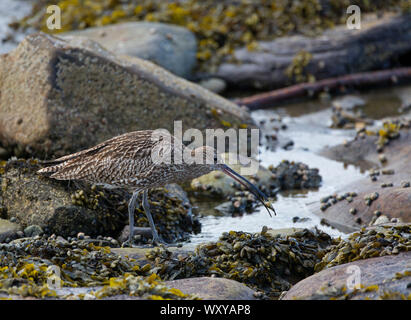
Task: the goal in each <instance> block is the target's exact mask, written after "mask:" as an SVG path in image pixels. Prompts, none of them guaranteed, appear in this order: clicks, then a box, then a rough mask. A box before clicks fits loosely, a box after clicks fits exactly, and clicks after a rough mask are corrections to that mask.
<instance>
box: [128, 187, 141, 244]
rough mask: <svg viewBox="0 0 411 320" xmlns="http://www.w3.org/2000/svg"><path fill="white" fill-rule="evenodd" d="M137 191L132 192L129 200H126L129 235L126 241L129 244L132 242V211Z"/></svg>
mask: <svg viewBox="0 0 411 320" xmlns="http://www.w3.org/2000/svg"><path fill="white" fill-rule="evenodd" d="M138 194H139V192H138V191H135V192H133V195H132V196H131V199H130V201H129V202H128V221H129V222H128V223H129V228H130V229H129V230H130V231H129V235H128V241H129V244H130V246H131V245H132V244H133V236H134V211H135V209H136V202H137V198H138Z"/></svg>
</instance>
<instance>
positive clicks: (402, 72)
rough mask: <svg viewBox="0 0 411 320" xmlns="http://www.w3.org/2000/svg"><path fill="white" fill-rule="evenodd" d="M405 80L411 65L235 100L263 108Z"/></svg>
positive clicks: (251, 107)
mask: <svg viewBox="0 0 411 320" xmlns="http://www.w3.org/2000/svg"><path fill="white" fill-rule="evenodd" d="M404 80H407V81H409V80H411V67H409V68H397V69H391V70H382V71H370V72H362V73H355V74H349V75H345V76H341V77H336V78H331V79H324V80H320V81H316V82H313V83H309V82H305V83H300V84H296V85H293V86H290V87H286V88H282V89H277V90H272V91H269V92H265V93H260V94H256V95H253V96H250V97H246V98H241V99H236V100H234V102H235V103H237V104H238V105H240V106H246V107H248V108H249V109H250V110H255V109H263V108H269V107H273V106H275V105H276V104H278V103H282V102H285V101H287V100H292V99H295V98H301V97H306V96H310V97H311V96H314V95H316V94H318V93H320V92H323V91H327V92H334V91H338V90H345V89H346V88H347V87H349V88H364V87H368V86H373V85H382V84H391V83H392V84H396V83H398V82H399V81H404Z"/></svg>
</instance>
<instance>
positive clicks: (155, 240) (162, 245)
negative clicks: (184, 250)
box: [151, 236, 181, 248]
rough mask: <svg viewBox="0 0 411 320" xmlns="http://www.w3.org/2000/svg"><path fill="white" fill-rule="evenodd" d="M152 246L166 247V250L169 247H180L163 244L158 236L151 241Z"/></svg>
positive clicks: (172, 244)
mask: <svg viewBox="0 0 411 320" xmlns="http://www.w3.org/2000/svg"><path fill="white" fill-rule="evenodd" d="M151 243H152V246H153V247H166V248H169V247H179V246H180V247H181V245H179V244H174V243H167V242H165V241H164V240H163V238H161V237H160V236H157V237H153V240H152V242H151Z"/></svg>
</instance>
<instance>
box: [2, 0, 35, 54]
mask: <svg viewBox="0 0 411 320" xmlns="http://www.w3.org/2000/svg"><path fill="white" fill-rule="evenodd" d="M30 10H31V1H28V0H26V1H24V0H1V1H0V41H1V42H0V43H1V45H0V54H3V53H7V52H9V51H10V50H12V49H14V48H15V47H16V46H17V44H18V43H19V42H20V41H21V40H23V38H24V34H23V33H16V32H15V31H14V30H13V29H11V28H10V27H9V26H8V25H9V23H10V22H13V21H15V20H17V19H21V18H23V17H24V16H26V15H27V14H29V13H30ZM10 36H13V39H11V40H8V41H6V39H8V38H9V37H10Z"/></svg>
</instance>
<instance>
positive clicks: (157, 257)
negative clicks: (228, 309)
mask: <svg viewBox="0 0 411 320" xmlns="http://www.w3.org/2000/svg"><path fill="white" fill-rule="evenodd" d="M330 244H331V238H330V237H329V236H328V235H327V234H325V233H323V232H321V231H318V230H313V231H310V230H307V229H304V230H301V231H297V232H295V233H293V234H289V235H284V236H282V235H281V234H277V235H275V236H272V235H270V234H269V233H268V232H267V231H266V230H264V232H262V233H255V234H251V233H246V232H234V231H230V232H229V233H223V235H222V236H221V237H220V240H219V241H217V242H212V243H206V244H201V245H199V246H197V247H196V249H195V252H187V253H185V254H181V253H180V254H178V253H177V254H176V253H173V252H172V251H169V250H168V249H166V248H156V249H154V250H152V251H149V252H148V253H147V255H146V257H147V259H149V260H151V264H152V268H153V269H154V270H156V273H157V274H158V275H159V276H160V277H161V278H162V279H164V280H168V279H182V278H191V277H203V276H216V277H222V278H227V279H232V280H236V281H239V282H241V283H244V284H246V285H247V286H249V287H251V288H252V289H256V290H259V291H262V292H264V293H265V294H266V295H268V296H269V297H277V296H279V295H280V293H281V292H282V291H286V290H288V289H289V288H290V287H291V285H292V284H293V283H296V282H297V281H299V280H301V279H303V278H305V277H307V276H308V275H311V274H312V273H313V272H314V265H315V264H316V263H318V262H319V261H320V259H321V257H322V255H323V252H324V248H326V247H327V246H328V245H330Z"/></svg>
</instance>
